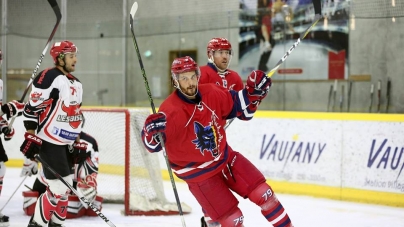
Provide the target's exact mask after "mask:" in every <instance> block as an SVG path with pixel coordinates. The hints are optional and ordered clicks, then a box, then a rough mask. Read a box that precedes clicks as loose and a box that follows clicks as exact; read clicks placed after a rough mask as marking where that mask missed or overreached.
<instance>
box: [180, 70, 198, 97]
mask: <svg viewBox="0 0 404 227" xmlns="http://www.w3.org/2000/svg"><path fill="white" fill-rule="evenodd" d="M178 83H179V86H180V89H181V91H182V93H184V94H185V95H187V96H194V95H195V94H196V88H197V86H198V76H197V75H196V73H195V71H192V72H186V73H181V74H179V76H178Z"/></svg>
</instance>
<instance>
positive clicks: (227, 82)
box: [199, 63, 244, 91]
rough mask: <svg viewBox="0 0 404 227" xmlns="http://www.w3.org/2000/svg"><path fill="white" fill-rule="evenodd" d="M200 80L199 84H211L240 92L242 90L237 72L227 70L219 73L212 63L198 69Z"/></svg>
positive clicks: (242, 86)
mask: <svg viewBox="0 0 404 227" xmlns="http://www.w3.org/2000/svg"><path fill="white" fill-rule="evenodd" d="M199 69H200V70H201V78H200V79H199V84H207V83H213V84H216V85H219V86H222V87H224V88H226V89H227V90H234V91H240V90H241V89H243V88H244V84H243V81H242V80H241V77H240V75H238V73H237V72H235V71H233V70H230V69H227V70H226V71H225V72H223V73H220V74H219V72H218V71H217V69H216V67H215V66H214V65H213V64H212V63H208V64H207V65H204V66H201V67H199Z"/></svg>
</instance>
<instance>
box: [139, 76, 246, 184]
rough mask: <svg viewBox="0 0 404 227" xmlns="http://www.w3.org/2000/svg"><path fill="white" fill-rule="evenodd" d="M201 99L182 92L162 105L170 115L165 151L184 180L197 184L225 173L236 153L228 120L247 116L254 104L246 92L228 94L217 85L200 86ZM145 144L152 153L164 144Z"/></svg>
mask: <svg viewBox="0 0 404 227" xmlns="http://www.w3.org/2000/svg"><path fill="white" fill-rule="evenodd" d="M198 90H199V91H198V94H197V99H196V101H195V100H189V99H187V98H186V97H185V96H184V95H183V94H182V93H181V92H179V91H178V90H176V91H174V92H173V93H172V94H171V95H170V96H169V97H168V98H167V99H166V100H165V101H164V102H163V103H162V105H161V106H160V109H159V112H162V113H164V114H165V115H166V119H167V123H166V131H165V135H166V137H165V138H166V140H165V141H166V142H165V148H166V152H167V156H168V159H169V162H170V165H171V168H172V169H173V172H174V173H175V174H176V175H177V176H178V177H179V178H181V179H183V180H185V181H189V182H195V181H200V180H204V179H207V178H209V177H211V176H213V175H214V174H216V173H218V172H219V171H221V170H222V169H223V168H224V166H225V164H226V161H227V159H228V157H229V152H233V151H232V149H231V148H230V147H229V145H228V144H227V141H226V132H225V130H224V128H223V127H224V125H225V123H226V119H231V118H234V117H238V116H241V115H243V111H244V110H245V109H246V108H247V106H248V105H249V104H250V103H249V101H248V98H247V93H246V90H245V89H242V90H241V91H239V92H235V91H227V90H226V89H224V88H222V87H219V86H216V85H214V84H201V85H199V86H198ZM145 134H146V132H145V131H144V130H143V131H142V137H143V142H144V144H145V146H146V148H147V149H148V150H149V151H150V152H157V151H160V150H161V145H160V144H156V143H155V142H154V143H153V141H147V139H146V136H145Z"/></svg>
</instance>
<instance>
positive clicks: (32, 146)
mask: <svg viewBox="0 0 404 227" xmlns="http://www.w3.org/2000/svg"><path fill="white" fill-rule="evenodd" d="M24 137H25V140H24V142H23V143H22V145H21V147H20V151H21V152H22V153H23V154H24V155H25V157H27V158H28V159H31V160H34V159H35V155H36V154H38V153H39V150H40V149H41V146H42V140H41V139H40V138H39V137H37V136H36V135H34V134H31V133H28V132H26V133H25V135H24Z"/></svg>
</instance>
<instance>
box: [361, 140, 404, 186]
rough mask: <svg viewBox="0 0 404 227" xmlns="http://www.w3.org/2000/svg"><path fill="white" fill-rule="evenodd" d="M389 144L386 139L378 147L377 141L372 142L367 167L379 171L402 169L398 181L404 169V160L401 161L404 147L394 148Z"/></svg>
mask: <svg viewBox="0 0 404 227" xmlns="http://www.w3.org/2000/svg"><path fill="white" fill-rule="evenodd" d="M387 142H388V139H384V140H383V141H382V142H381V144H379V145H377V141H376V140H375V139H374V140H373V141H372V147H371V148H370V152H369V158H368V165H367V167H368V168H372V167H373V166H376V168H377V169H379V168H383V169H387V168H390V169H392V170H396V169H398V168H399V167H400V168H399V172H398V175H397V178H396V180H398V178H399V177H400V175H401V173H402V171H403V169H404V158H403V160H401V157H402V156H403V153H404V147H399V146H392V145H389V144H387Z"/></svg>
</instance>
